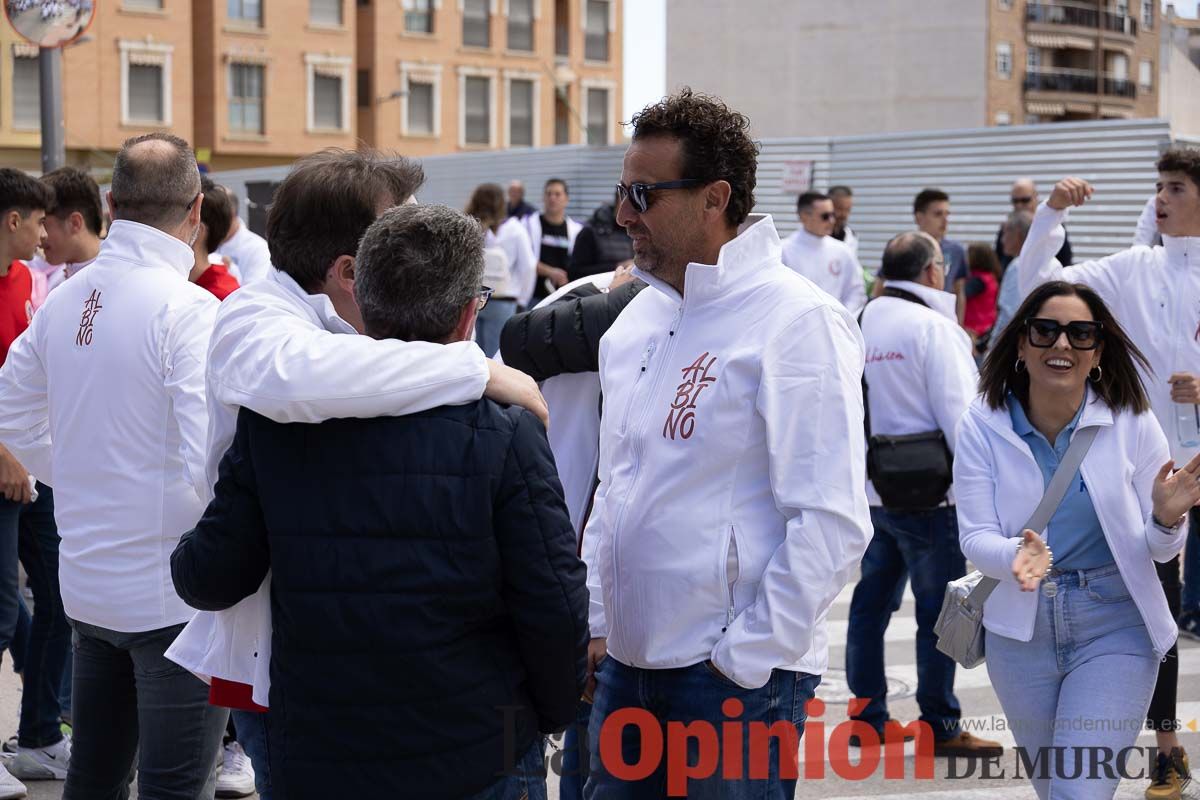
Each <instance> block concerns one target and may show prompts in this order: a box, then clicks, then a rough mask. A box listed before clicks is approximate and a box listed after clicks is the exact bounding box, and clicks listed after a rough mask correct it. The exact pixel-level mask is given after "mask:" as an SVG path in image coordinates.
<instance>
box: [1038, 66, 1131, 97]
mask: <svg viewBox="0 0 1200 800" xmlns="http://www.w3.org/2000/svg"><path fill="white" fill-rule="evenodd" d="M1101 89H1103V90H1104V94H1106V95H1109V96H1112V97H1128V98H1131V99H1132V98H1135V97H1137V84H1136V83H1134V82H1133V81H1131V80H1129V79H1127V78H1114V77H1113V76H1112V75H1107V74H1099V75H1098V74H1097V73H1096V72H1095V71H1094V70H1090V69H1031V70H1028V71H1026V73H1025V91H1027V92H1068V93H1070V94H1097V93H1098V92H1099V91H1100V90H1101Z"/></svg>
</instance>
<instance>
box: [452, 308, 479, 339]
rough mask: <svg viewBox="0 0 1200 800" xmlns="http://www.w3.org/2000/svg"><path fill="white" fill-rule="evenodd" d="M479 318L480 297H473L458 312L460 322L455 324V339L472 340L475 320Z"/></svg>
mask: <svg viewBox="0 0 1200 800" xmlns="http://www.w3.org/2000/svg"><path fill="white" fill-rule="evenodd" d="M478 318H479V298H477V297H472V298H471V299H470V300H469V301H468V302H467V304H466V305H464V306H463V307H462V311H460V312H459V314H458V324H457V325H455V326H454V341H456V342H469V341H471V333H472V332H473V331H474V330H475V321H476V320H477V319H478Z"/></svg>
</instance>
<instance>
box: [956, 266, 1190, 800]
mask: <svg viewBox="0 0 1200 800" xmlns="http://www.w3.org/2000/svg"><path fill="white" fill-rule="evenodd" d="M1144 361H1145V359H1144V357H1143V356H1142V354H1141V352H1139V351H1138V349H1137V348H1136V347H1135V346H1134V345H1133V343H1132V342H1130V341H1129V338H1128V337H1127V336H1126V334H1125V332H1124V331H1123V330H1122V329H1121V327H1120V325H1118V323H1117V321H1116V320H1115V319H1114V318H1113V316H1112V314H1111V313H1110V312H1109V310H1108V309H1107V307H1105V305H1104V303H1103V301H1102V300H1101V299H1100V297H1099V296H1098V295H1097V294H1096V293H1095V292H1093V291H1092V290H1091V289H1088V288H1087V287H1086V286H1083V285H1081V284H1069V283H1064V282H1062V281H1055V282H1051V283H1047V284H1043V285H1042V286H1040V287H1038V288H1037V289H1036V290H1035V291H1034V292H1033V293H1032V294H1031V295H1030V296H1029V297H1028V298H1027V299H1026V300H1025V302H1024V303H1023V304H1022V305H1021V307H1020V308H1019V309H1018V310H1017V312H1016V314H1015V315H1014V317H1013V320H1012V322H1011V323H1009V325H1008V326H1007V327H1006V328H1005V329H1004V331H1003V332H1001V333H1000V336H999V340H998V342H997V344H996V347H995V349H993V350H992V352H991V353H990V354H989V355H988V357H987V360H986V361H985V362H984V365H983V370H982V372H981V375H980V389H981V394H980V396H979V397H977V398H976V400H975V401H974V403H973V404H972V405H971V407H970V408H969V409H968V410H967V413H966V414H965V415H964V416H963V418H962V420H960V422H959V427H958V436H957V443H958V446H957V448H956V450H955V454H954V486H955V491H956V493H957V499H958V518H959V541H960V543H961V545H962V549H963V553H964V554H965V555H966V557H967V558H968V559H969V560H970V561H971V562H972V563H973V564H974V565H975V566H976V567H977V568H978V569H980V570H981V571H982V572H983V573H984V574H985V575H987V576H989V577H992V578H997V579H999V580H1000V585H999V586H998V587H997V588H996V590H995V592H993V593H992V595H991V597H990V598H989V599H988V601H987V603H986V604H985V606H984V619H983V625H984V628H985V629H986V654H987V665H988V675H989V677H990V678H991V681H992V685H993V687H994V688H995V690H996V694H997V695H998V697H999V699H1000V703H1001V705H1002V706H1003V708H1004V712H1005V715H1006V716H1007V717H1008V724H1009V727H1010V729H1011V730H1012V731H1013V734H1014V736H1015V737H1016V741H1017V744H1018V745H1019V746H1020V747H1021V748H1023V749H1024V750H1025V751H1026V753H1027V755H1028V758H1029V759H1030V760H1031V762H1030V763H1032V761H1033V760H1034V759H1039V760H1040V764H1041V765H1042V766H1038V767H1036V768H1034V769H1031V770H1030V778H1031V780H1032V782H1033V785H1034V788H1035V789H1036V790H1037V793H1038V796H1039V797H1040V798H1042V799H1043V800H1045V798H1047V797H1051V796H1053V797H1071V798H1111V797H1112V795H1113V792H1115V791H1116V786H1117V779H1116V778H1115V777H1114V778H1108V777H1106V776H1107V774H1108V772H1107V771H1106V769H1105V767H1104V766H1102V767H1100V768H1099V769H1097V768H1095V767H1093V766H1091V765H1090V764H1089V761H1090V760H1091V759H1092V758H1093V754H1092V753H1089V748H1091V749H1094V748H1097V747H1107V748H1110V752H1112V753H1119V752H1120V751H1121V750H1122V749H1123V748H1126V747H1129V746H1131V745H1133V744H1134V742H1135V741H1136V739H1137V736H1138V733H1139V731H1140V730H1141V728H1142V725H1143V723H1144V718H1145V714H1146V709H1147V707H1148V706H1149V704H1150V696H1151V693H1152V691H1153V689H1154V682H1155V679H1156V677H1157V675H1158V665H1159V662H1160V661H1161V660H1162V658H1163V656H1164V655H1165V654H1166V652H1167V651H1168V650H1169V649H1170V648H1171V645H1172V644H1173V643H1174V641H1175V637H1176V634H1177V629H1176V626H1175V620H1174V618H1173V617H1172V616H1171V613H1170V611H1169V610H1168V608H1167V601H1166V598H1165V597H1164V595H1163V591H1162V586H1161V584H1160V583H1159V581H1158V578H1157V577H1156V573H1155V569H1154V563H1153V562H1154V561H1159V562H1163V561H1167V560H1169V559H1171V558H1173V557H1174V556H1175V555H1176V554H1177V553H1179V551H1180V549H1181V548H1182V547H1183V542H1184V537H1183V535H1182V531H1183V527H1182V525H1183V520H1184V519H1185V516H1184V515H1185V514H1186V513H1187V511H1188V509H1189V508H1191V507H1192V506H1193V505H1194V504H1196V503H1197V502H1198V501H1200V457H1197V458H1196V459H1193V460H1192V461H1191V462H1190V463H1189V464H1187V465H1186V466H1185V467H1184V468H1183V469H1181V470H1178V471H1176V472H1172V467H1173V463H1172V462H1171V460H1170V456H1169V452H1168V449H1167V441H1166V437H1165V436H1164V435H1163V432H1162V429H1161V428H1160V427H1159V425H1158V422H1157V421H1156V420H1155V418H1154V416H1153V415H1152V414H1150V413H1149V402H1148V400H1147V398H1146V394H1145V391H1144V389H1143V387H1142V383H1141V380H1140V378H1139V377H1138V372H1137V367H1136V366H1135V364H1136V363H1142V364H1144ZM1093 426H1095V427H1098V428H1099V432H1098V433H1097V434H1096V438H1095V440H1094V441H1093V442H1092V445H1091V448H1090V449H1089V450H1088V452H1087V455H1086V456H1085V457H1084V459H1083V463H1082V466H1081V467H1080V469H1079V470H1078V472H1077V473H1076V475H1075V476H1074V477H1073V479H1072V482H1071V483H1070V484H1069V488H1068V489H1067V493H1066V495H1065V497H1064V499H1063V501H1062V502H1061V503H1060V504H1059V506H1058V509H1057V510H1056V511H1055V513H1054V515H1053V516H1052V517H1051V520H1050V522H1049V524H1048V525H1047V526H1046V529H1045V531H1044V532H1043V533H1042V535H1039V534H1038V533H1035V532H1033V531H1030V530H1023V529H1022V528H1023V526H1024V524H1025V522H1026V521H1027V520H1028V519H1029V517H1030V516H1031V515H1032V513H1033V510H1034V508H1035V507H1036V506H1037V505H1038V503H1039V501H1040V500H1041V498H1042V495H1043V493H1044V491H1045V489H1046V486H1047V485H1048V484H1049V482H1050V479H1051V477H1052V476H1053V474H1054V471H1055V469H1056V468H1057V467H1058V464H1059V462H1060V461H1061V460H1062V459H1063V457H1064V455H1065V454H1066V451H1067V449H1068V446H1069V444H1070V440H1071V438H1072V437H1073V436H1074V435H1075V434H1076V433H1077V432H1078V431H1080V430H1083V429H1085V428H1089V427H1093ZM1099 752H1103V751H1099ZM1077 760H1078V767H1079V768H1077ZM1106 766H1107V768H1108V769H1111V770H1114V771H1115V770H1117V768H1118V764H1117V762H1116V760H1115V759H1110V761H1109V762H1108V763H1107V764H1106Z"/></svg>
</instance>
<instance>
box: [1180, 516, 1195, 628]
mask: <svg viewBox="0 0 1200 800" xmlns="http://www.w3.org/2000/svg"><path fill="white" fill-rule="evenodd" d="M1189 516H1190V519H1189V520H1188V523H1189V524H1188V533H1187V544H1185V545H1184V547H1183V602H1182V605H1181V611H1182V613H1184V614H1186V613H1188V612H1189V611H1192V612H1196V613H1200V508H1193V509H1192V510H1191V513H1190V515H1189Z"/></svg>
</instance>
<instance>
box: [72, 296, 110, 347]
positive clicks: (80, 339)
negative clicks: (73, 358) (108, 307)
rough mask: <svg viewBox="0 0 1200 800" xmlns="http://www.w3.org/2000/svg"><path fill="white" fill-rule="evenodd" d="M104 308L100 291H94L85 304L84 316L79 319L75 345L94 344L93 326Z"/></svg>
mask: <svg viewBox="0 0 1200 800" xmlns="http://www.w3.org/2000/svg"><path fill="white" fill-rule="evenodd" d="M102 308H104V306H102V305H100V291H99V290H98V289H92V294H91V295H90V296H89V297H88V299H87V302H85V303H84V304H83V316H81V317H80V318H79V333H77V334H75V344H77V345H80V346H86V345H89V344H91V343H92V325H93V324H94V323H95V321H96V315H97V314H98V313H100V309H102Z"/></svg>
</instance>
